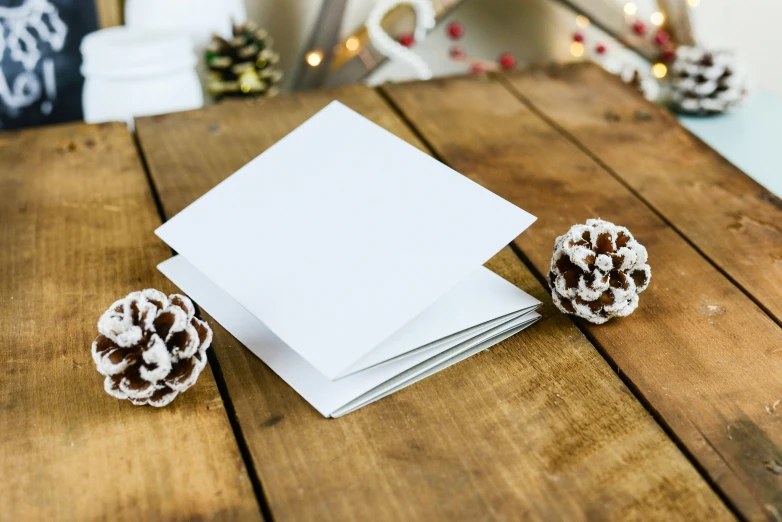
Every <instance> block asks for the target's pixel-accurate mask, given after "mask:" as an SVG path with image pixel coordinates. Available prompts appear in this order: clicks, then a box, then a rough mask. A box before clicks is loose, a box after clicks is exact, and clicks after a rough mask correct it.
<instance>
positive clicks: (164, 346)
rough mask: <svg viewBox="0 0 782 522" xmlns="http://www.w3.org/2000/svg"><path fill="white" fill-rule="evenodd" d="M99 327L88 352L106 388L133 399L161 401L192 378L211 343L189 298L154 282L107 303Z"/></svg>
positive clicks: (209, 333) (185, 386) (192, 381)
mask: <svg viewBox="0 0 782 522" xmlns="http://www.w3.org/2000/svg"><path fill="white" fill-rule="evenodd" d="M98 331H99V332H100V335H98V337H96V338H95V341H93V343H92V358H93V359H94V360H95V365H96V366H97V367H98V371H99V372H100V373H101V374H102V375H105V376H106V379H105V380H104V383H103V386H104V388H105V390H106V393H108V394H109V395H111V396H113V397H116V398H118V399H128V400H130V402H132V403H133V404H136V405H143V404H149V405H151V406H157V407H160V406H165V405H167V404H168V403H170V402H171V401H172V400H174V398H175V397H176V396H177V395H178V394H179V393H181V392H184V391H185V390H187V389H188V388H190V387H191V386H192V385H193V384H195V382H196V380H197V379H198V376H199V375H200V374H201V371H202V370H203V369H204V367H205V366H206V350H207V348H209V345H210V344H211V343H212V329H211V328H210V327H209V325H208V324H206V322H204V321H201V320H200V319H197V318H196V317H195V307H194V306H193V303H192V302H191V301H190V299H188V298H187V297H185V296H183V295H179V294H171V295H170V296H168V297H166V295H165V294H164V293H163V292H160V291H158V290H154V289H152V288H148V289H146V290H141V291H140V292H132V293H130V294H128V296H127V297H125V298H124V299H120V300H119V301H117V302H115V303H114V304H113V305H111V307H110V308H109V309H108V310H106V312H105V313H104V314H103V315H102V316H101V317H100V320H99V321H98Z"/></svg>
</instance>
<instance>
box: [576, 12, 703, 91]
mask: <svg viewBox="0 0 782 522" xmlns="http://www.w3.org/2000/svg"><path fill="white" fill-rule="evenodd" d="M700 3H701V0H687V5H688V6H689V7H691V8H696V7H698V6H699V5H700ZM622 10H623V12H624V15H625V21H626V22H627V24H628V26H629V28H630V30H631V31H632V32H633V33H634V34H635V35H636V36H638V37H651V43H652V44H653V45H655V46H656V47H657V48H658V50H659V53H658V56H657V59H656V60H655V61H654V63H653V64H652V65H651V74H652V76H654V77H655V78H657V79H662V78H665V76H666V75H667V74H668V65H667V64H670V63H671V62H672V61H673V60H674V59H675V58H676V53H675V48H674V46H673V44H672V42H671V41H670V40H671V39H670V35H669V34H668V32H666V31H665V30H663V29H662V28H663V25H664V24H665V15H664V14H663V13H662V12H660V11H654V12H652V13H651V14H650V15H649V16H648V23H649V26H651V27H649V26H647V24H646V22H645V21H644V20H642V19H641V17H640V16H639V12H638V6H637V5H636V4H635V3H633V2H627V3H626V4H624V6H623V7H622ZM590 24H591V22H590V20H589V18H587V17H586V16H584V15H578V16H576V26H577V27H578V28H579V29H580V30H585V29H586V28H588V27H589V26H590ZM580 30H577V31H576V32H574V33H573V40H572V42H571V43H570V54H571V55H573V56H574V57H576V58H581V57H583V56H585V55H587V56H590V57H591V58H593V59H595V61H598V62H599V61H600V57H602V56H604V55H605V54H606V53H607V52H608V46H606V44H605V43H603V42H597V43H596V44H595V45H594V46H593V47H591V48H588V47H587V45H586V37H585V35H584V33H583V32H581V31H580Z"/></svg>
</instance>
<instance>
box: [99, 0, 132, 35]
mask: <svg viewBox="0 0 782 522" xmlns="http://www.w3.org/2000/svg"><path fill="white" fill-rule="evenodd" d="M95 10H96V12H97V15H98V26H99V27H100V28H101V29H105V28H107V27H114V26H116V25H122V20H123V19H124V14H123V13H124V10H125V2H124V1H123V0H95Z"/></svg>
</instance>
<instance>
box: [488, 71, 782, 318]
mask: <svg viewBox="0 0 782 522" xmlns="http://www.w3.org/2000/svg"><path fill="white" fill-rule="evenodd" d="M568 66H570V67H577V66H583V64H581V63H574V64H568ZM545 67H551V66H545V65H544V66H530V67H528V68H527V69H521V70H520V72H521V73H524V72H527V71H531V70H535V69H540V68H545ZM492 76H493V77H494V78H495V79H496V80H497V81H498V82H499V83H501V84H502V85H503V86H504V87H505V88H506V89H507V90H508V91H509V92H510V93H511V94H512V95H513V96H515V97H516V99H518V100H519V101H520V102H521V103H523V104H524V105H525V106H526V107H527V108H528V109H529V110H530V111H532V112H533V113H534V114H535V115H537V116H538V117H539V118H540V119H541V120H543V121H545V122H546V123H547V124H548V125H549V126H551V127H552V128H553V129H555V130H556V131H557V132H559V133H560V134H561V135H562V136H563V137H564V138H566V139H567V140H568V141H570V142H571V143H572V144H573V145H575V146H576V147H578V148H579V149H580V150H581V152H583V153H584V154H586V155H587V156H589V157H590V158H591V159H592V160H593V161H594V162H595V163H597V164H598V165H600V167H602V168H603V170H605V171H606V172H607V173H608V174H610V175H611V176H612V177H613V178H614V179H616V181H618V182H619V183H620V184H621V185H622V186H624V187H625V188H626V189H627V190H628V191H629V192H630V193H631V194H633V195H634V196H635V197H636V198H638V199H639V200H640V201H641V202H642V203H643V204H644V205H646V207H647V208H649V210H651V211H652V212H653V213H654V214H656V215H657V217H659V218H660V219H661V220H662V221H663V222H664V223H665V224H666V225H668V226H669V227H670V228H671V229H672V230H674V231H675V232H676V233H677V234H678V235H679V236H680V237H681V238H682V239H683V240H684V241H685V242H686V243H687V244H689V245H690V246H691V247H692V248H693V249H694V250H695V251H696V252H698V253H699V254H700V255H701V257H703V259H705V260H706V261H708V263H709V264H710V265H712V266H713V267H714V268H715V269H716V270H717V271H718V272H720V273H721V274H722V275H723V276H725V278H726V279H728V280H729V281H730V282H731V283H733V285H735V286H736V287H737V288H738V289H739V290H741V291H742V292H743V293H744V294H745V295H746V296H747V297H748V298H749V299H750V300H751V301H752V302H754V303H755V304H756V305H757V306H758V307H759V308H760V309H761V310H763V312H764V313H765V314H766V315H768V317H769V318H770V319H771V320H773V321H774V322H775V323H777V324H778V325H779V326H780V327H782V317H777V316H776V315H774V313H773V312H772V311H771V310H770V309H769V308H768V307H767V306H766V305H765V304H764V303H763V302H762V301H761V300H760V299H758V298H757V297H755V296H754V295H753V294H752V293H751V292H750V291H749V289H747V288H746V286H744V285H743V284H741V283H740V282H739V281H738V280H737V279H736V278H735V277H734V276H733V275H732V274H731V273H730V272H729V271H728V270H726V269H725V268H723V267H722V266H721V265H720V264H719V263H717V262H716V261H714V260H713V259H712V258H711V257H710V256H709V255H708V254H707V253H706V252H705V251H704V250H703V249H702V248H701V247H700V246H698V244H697V243H695V242H694V241H693V240H692V239H691V238H690V237H689V236H688V235H687V234H685V233H684V231H683V230H682V229H681V227H679V226H677V225H676V223H674V222H673V221H672V220H671V219H669V218H668V217H667V216H666V215H665V214H664V213H663V212H662V211H661V210H659V209H658V208H657V207H655V206H654V205H653V204H652V203H651V201H649V199H648V198H646V197H644V196H643V195H642V194H641V193H640V192H639V191H638V190H636V189H635V187H633V186H632V185H631V184H630V183H629V182H628V181H627V180H625V179H624V178H623V177H622V176H620V175H619V173H618V172H617V171H616V169H614V168H612V167H611V166H610V165H608V163H606V162H605V161H604V160H603V159H602V158H601V157H600V156H598V155H597V154H596V153H594V152H593V151H592V150H591V149H590V148H589V147H587V146H586V145H585V144H584V143H583V142H582V141H581V140H579V139H578V138H576V136H575V135H573V133H571V132H570V131H568V130H567V129H566V128H565V127H563V126H562V125H560V124H559V123H557V122H556V121H555V120H554V119H552V118H550V117H549V116H548V115H547V114H546V113H545V112H543V111H542V110H541V109H540V108H539V107H538V106H537V105H536V104H535V103H533V102H532V101H531V100H530V99H529V98H528V97H527V96H525V95H524V94H523V93H522V92H521V91H520V90H519V89H518V88H517V87H516V86H515V85H513V84H512V83H511V82H510V81H509V80H508V77H507V75H505V74H493V75H492ZM661 110H662V109H661ZM684 130H685V131H686V132H687V133H688V134H689V135H690V136H691V137H692V138H693V139H695V140H697V141H699V142H701V143H703V141H702V140H701V139H700V138H698V137H697V136H695V135H694V134H692V133H691V132H690V131H688V130H687V129H684ZM703 145H704V146H706V147H708V145H707V144H705V143H703ZM723 159H724V158H723ZM724 160H725V161H728V160H726V159H724ZM742 174H743V173H742Z"/></svg>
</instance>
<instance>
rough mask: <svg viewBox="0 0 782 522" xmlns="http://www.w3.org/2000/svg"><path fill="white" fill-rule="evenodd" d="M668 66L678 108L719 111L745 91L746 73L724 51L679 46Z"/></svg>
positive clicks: (703, 112)
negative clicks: (670, 64) (673, 59)
mask: <svg viewBox="0 0 782 522" xmlns="http://www.w3.org/2000/svg"><path fill="white" fill-rule="evenodd" d="M671 69H672V71H671V73H672V74H671V88H672V93H671V97H672V103H673V108H674V110H676V111H678V112H681V113H685V114H693V115H711V114H721V113H723V112H726V111H728V110H730V109H732V108H734V107H736V106H737V105H739V104H740V103H741V102H742V101H743V100H744V98H745V97H746V95H747V81H746V75H745V74H744V72H743V71H742V70H741V68H740V67H739V66H738V65H737V64H736V63H735V60H734V58H733V55H732V54H731V53H729V52H727V51H719V52H708V51H705V50H703V49H700V48H697V47H687V46H680V47H679V48H678V49H677V50H676V60H675V61H674V63H673V65H672V67H671Z"/></svg>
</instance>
